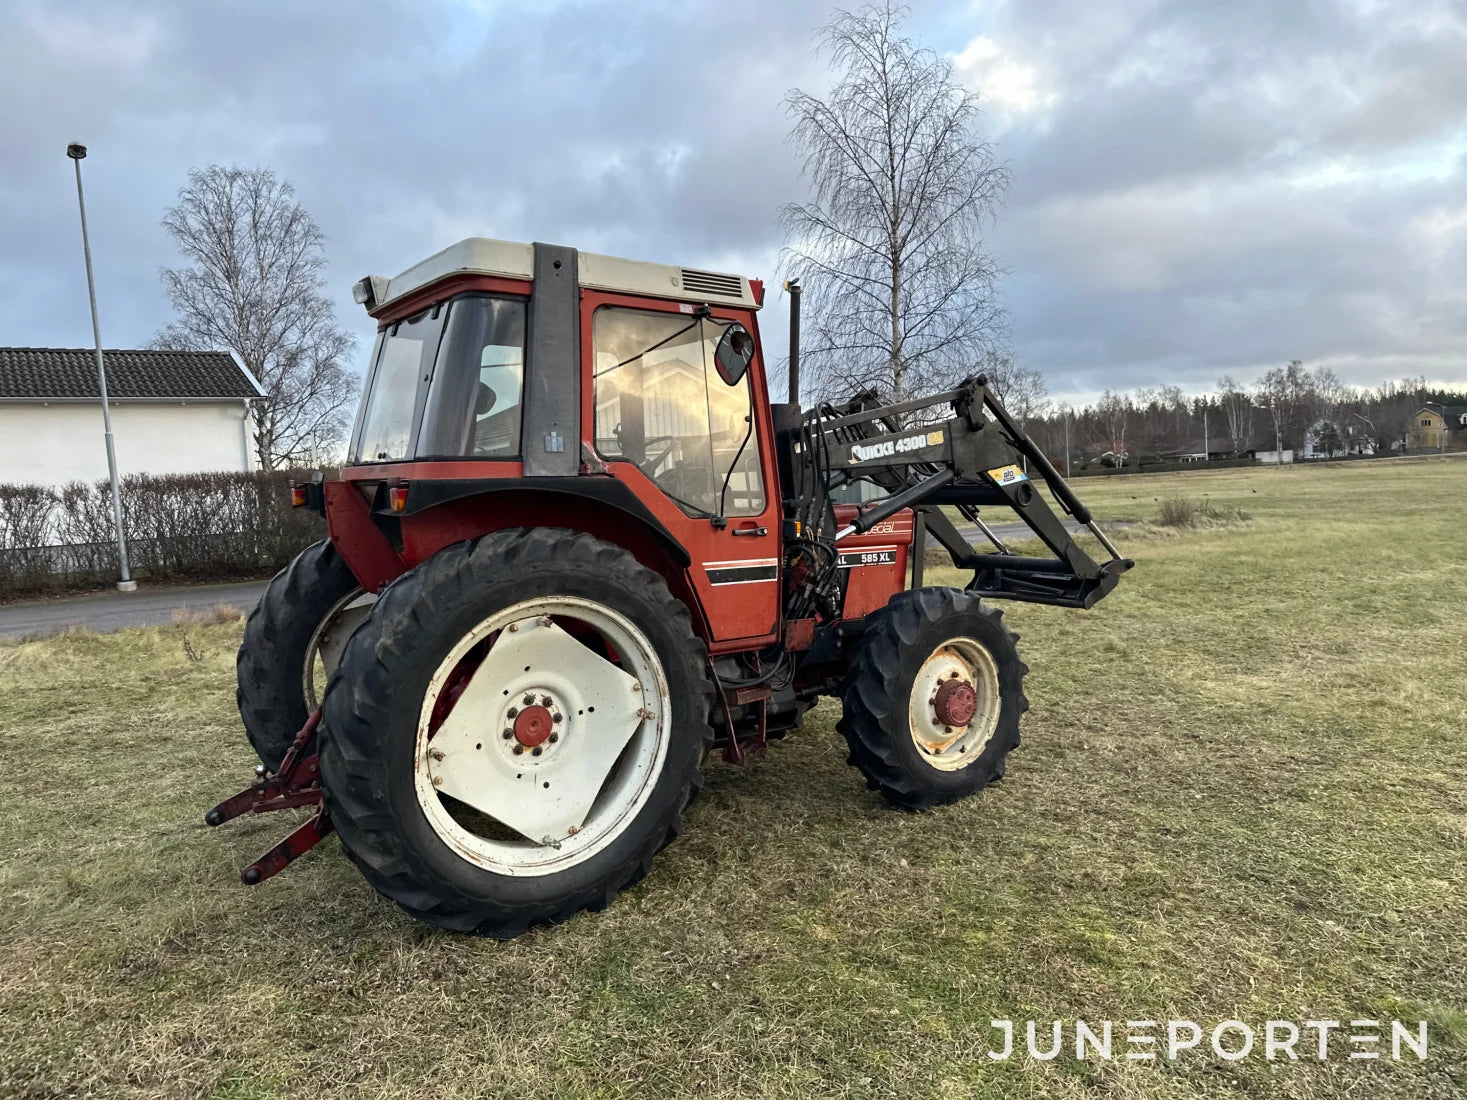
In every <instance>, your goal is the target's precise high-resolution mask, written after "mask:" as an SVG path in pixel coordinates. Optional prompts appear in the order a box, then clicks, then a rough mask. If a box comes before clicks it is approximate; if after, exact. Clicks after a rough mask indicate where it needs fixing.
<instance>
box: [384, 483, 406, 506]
mask: <svg viewBox="0 0 1467 1100" xmlns="http://www.w3.org/2000/svg"><path fill="white" fill-rule="evenodd" d="M387 507H388V508H389V509H391V510H392V511H394V512H403V511H406V510H407V486H406V485H393V486H390V487H389V488H388V490H387Z"/></svg>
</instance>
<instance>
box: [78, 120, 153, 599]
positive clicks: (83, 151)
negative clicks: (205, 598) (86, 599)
mask: <svg viewBox="0 0 1467 1100" xmlns="http://www.w3.org/2000/svg"><path fill="white" fill-rule="evenodd" d="M66 155H67V156H68V157H70V158H71V159H72V162H73V163H74V164H75V166H76V205H77V209H78V210H80V211H81V231H82V255H83V256H85V257H86V261H87V297H88V298H90V299H91V303H92V339H93V340H94V341H95V343H96V345H97V385H98V387H99V389H100V390H101V393H102V435H103V437H104V438H105V440H106V442H107V478H108V480H109V481H111V483H112V524H113V526H114V528H115V529H116V531H117V565H118V569H119V572H120V576H119V578H118V581H117V588H118V591H120V592H136V591H137V587H138V582H137V581H135V580H133V579H132V576H131V575H130V574H129V572H128V568H127V538H126V536H125V535H124V534H123V529H122V492H121V490H120V489H119V488H118V486H117V455H116V452H115V451H114V450H113V447H112V415H111V413H110V412H109V411H108V409H107V370H106V368H105V367H104V366H103V365H102V326H101V323H100V322H99V321H98V320H97V286H96V283H95V281H94V280H93V278H92V246H91V242H90V241H89V240H88V239H87V203H86V199H85V198H84V197H83V196H82V178H81V162H82V158H83V157H85V156H86V155H87V147H86V146H85V145H81V144H79V143H77V142H72V143H71V144H70V145H68V146H67V147H66Z"/></svg>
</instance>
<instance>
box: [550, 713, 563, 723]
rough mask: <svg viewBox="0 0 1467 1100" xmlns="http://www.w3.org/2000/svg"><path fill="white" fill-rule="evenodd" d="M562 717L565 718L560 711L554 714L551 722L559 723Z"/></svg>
mask: <svg viewBox="0 0 1467 1100" xmlns="http://www.w3.org/2000/svg"><path fill="white" fill-rule="evenodd" d="M562 717H564V716H563V715H562V714H561V713H560V711H556V712H555V713H554V714H552V715H551V716H550V720H551V721H552V722H559V721H560V720H561V718H562Z"/></svg>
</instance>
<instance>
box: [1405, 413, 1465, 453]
mask: <svg viewBox="0 0 1467 1100" xmlns="http://www.w3.org/2000/svg"><path fill="white" fill-rule="evenodd" d="M1463 438H1467V406H1464V405H1423V406H1422V407H1421V408H1420V409H1419V410H1418V411H1417V412H1416V413H1415V414H1414V415H1413V416H1412V417H1411V419H1410V420H1409V421H1407V423H1406V449H1407V450H1411V451H1440V450H1451V449H1452V444H1453V442H1454V441H1458V440H1461V439H1463Z"/></svg>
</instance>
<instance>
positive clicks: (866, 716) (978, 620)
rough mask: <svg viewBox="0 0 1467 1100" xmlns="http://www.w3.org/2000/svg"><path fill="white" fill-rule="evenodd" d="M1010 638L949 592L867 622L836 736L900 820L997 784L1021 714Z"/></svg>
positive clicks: (925, 594) (969, 601)
mask: <svg viewBox="0 0 1467 1100" xmlns="http://www.w3.org/2000/svg"><path fill="white" fill-rule="evenodd" d="M1017 641H1018V635H1017V634H1015V633H1014V632H1013V631H1012V630H1010V629H1008V627H1006V626H1005V625H1004V623H1003V614H1002V612H1000V611H998V610H997V609H996V608H992V607H989V606H987V605H986V604H984V603H983V602H982V601H981V600H980V599H979V598H978V597H977V596H975V595H973V594H972V593H970V592H965V591H963V590H962V589H958V588H938V587H931V588H919V589H916V590H914V591H911V592H902V593H899V594H898V595H896V596H895V597H893V598H892V599H891V601H890V602H889V603H888V604H887V605H886V606H885V607H884V608H882V609H881V610H880V611H877V612H875V613H873V614H872V615H871V616H870V617H869V618H868V620H867V625H866V630H865V632H864V633H863V634H862V636H861V639H860V641H859V642H858V643H857V646H856V650H855V652H854V654H853V655H852V659H851V664H850V674H849V679H848V682H847V687H846V691H845V696H844V707H845V713H844V715H843V716H842V718H841V721H840V724H839V726H838V727H837V728H838V729H839V730H840V732H841V733H842V734H843V735H844V736H845V739H846V742H847V744H848V745H849V746H850V750H851V754H850V757H849V763H851V764H853V765H854V766H855V767H857V768H859V769H860V771H861V772H862V774H864V775H865V776H866V782H867V786H869V787H870V788H872V789H873V790H879V791H880V792H881V793H882V795H883V796H885V797H886V799H887V800H888V801H890V802H893V803H895V804H896V805H898V806H900V807H902V808H903V809H906V810H925V809H930V808H931V807H933V806H938V805H942V804H944V803H948V802H955V801H956V800H958V799H959V798H963V797H965V796H966V795H970V794H976V793H977V792H978V791H981V790H982V789H983V788H984V787H985V786H987V785H988V784H989V783H992V782H994V781H996V780H998V779H1000V778H1002V777H1003V773H1004V765H1005V761H1006V759H1007V757H1008V754H1009V752H1010V751H1011V750H1012V749H1013V748H1015V747H1016V746H1017V745H1018V743H1019V718H1020V716H1021V715H1022V714H1023V713H1024V712H1025V711H1026V710H1028V709H1029V701H1028V699H1026V698H1025V697H1024V686H1023V680H1024V676H1025V674H1026V673H1027V672H1028V671H1029V669H1028V667H1027V666H1026V665H1025V664H1024V662H1023V661H1021V660H1020V659H1019V651H1018V648H1017V646H1016V643H1017Z"/></svg>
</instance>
